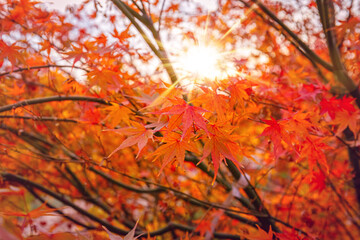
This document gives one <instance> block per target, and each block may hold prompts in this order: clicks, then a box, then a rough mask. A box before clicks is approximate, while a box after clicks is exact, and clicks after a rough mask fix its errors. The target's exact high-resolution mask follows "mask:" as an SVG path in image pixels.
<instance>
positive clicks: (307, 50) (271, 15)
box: [251, 0, 333, 71]
mask: <svg viewBox="0 0 360 240" xmlns="http://www.w3.org/2000/svg"><path fill="white" fill-rule="evenodd" d="M251 1H252V2H253V3H255V4H256V5H258V6H259V8H260V9H261V10H262V11H263V12H264V13H265V14H266V15H267V16H268V17H269V18H271V19H272V20H273V21H274V22H276V23H277V24H279V25H280V27H281V28H282V29H284V30H285V32H287V33H288V34H289V35H290V36H291V37H292V38H293V40H294V41H295V42H296V43H297V44H299V46H300V47H301V48H302V49H303V50H304V52H305V53H307V55H308V56H309V57H311V58H312V59H313V60H314V61H315V62H317V63H319V64H320V65H321V66H323V67H324V68H326V69H327V70H329V71H333V66H331V65H330V64H329V63H327V62H326V61H325V60H323V59H322V58H320V57H319V56H318V55H317V54H316V53H315V52H313V51H312V50H311V49H310V48H309V47H308V45H307V44H306V43H304V42H303V41H302V40H301V39H300V38H299V37H298V36H297V35H296V34H295V33H294V32H293V31H291V30H290V28H289V27H288V26H287V25H286V24H285V23H284V22H283V21H281V20H280V19H279V18H278V17H277V16H276V15H275V14H274V13H273V12H272V11H270V9H268V8H267V7H266V6H265V5H264V4H262V3H261V2H260V1H259V0H251Z"/></svg>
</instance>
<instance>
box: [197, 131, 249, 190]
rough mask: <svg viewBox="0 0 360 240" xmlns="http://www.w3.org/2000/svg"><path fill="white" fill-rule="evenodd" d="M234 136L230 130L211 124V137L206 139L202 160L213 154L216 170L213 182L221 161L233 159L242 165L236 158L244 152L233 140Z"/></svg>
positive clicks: (238, 165) (237, 164)
mask: <svg viewBox="0 0 360 240" xmlns="http://www.w3.org/2000/svg"><path fill="white" fill-rule="evenodd" d="M234 137H235V136H231V135H230V133H229V132H226V130H224V129H220V128H219V126H217V125H215V124H214V125H211V131H210V137H209V138H206V139H205V140H204V142H205V145H204V150H203V156H202V157H201V159H200V162H202V161H203V160H204V159H205V158H207V157H208V156H209V155H211V159H212V162H213V164H214V172H215V175H214V179H213V183H214V181H215V179H216V176H217V173H218V170H219V167H220V163H221V162H222V161H224V160H225V159H229V160H231V161H232V162H233V163H234V164H235V165H236V166H237V167H238V168H239V169H240V167H241V166H240V164H239V163H238V160H237V159H236V158H237V156H240V155H243V154H242V153H241V149H240V146H239V145H238V144H237V143H236V142H234V141H233V139H234ZM200 162H199V163H200Z"/></svg>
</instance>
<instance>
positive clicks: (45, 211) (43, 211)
mask: <svg viewBox="0 0 360 240" xmlns="http://www.w3.org/2000/svg"><path fill="white" fill-rule="evenodd" d="M57 210H59V209H58V208H48V207H47V206H46V202H45V203H43V204H41V205H40V206H39V207H37V208H35V209H34V210H31V211H30V212H28V213H26V212H14V211H4V212H0V215H3V216H17V217H29V218H37V217H40V216H51V215H54V214H55V213H54V212H56V211H57Z"/></svg>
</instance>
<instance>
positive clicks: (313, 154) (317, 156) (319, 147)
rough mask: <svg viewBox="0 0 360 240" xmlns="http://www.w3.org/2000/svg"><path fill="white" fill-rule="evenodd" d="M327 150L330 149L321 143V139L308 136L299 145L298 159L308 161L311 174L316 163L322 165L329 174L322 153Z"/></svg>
mask: <svg viewBox="0 0 360 240" xmlns="http://www.w3.org/2000/svg"><path fill="white" fill-rule="evenodd" d="M327 149H331V148H330V147H329V146H328V145H326V144H325V143H324V142H323V139H321V138H315V137H310V136H308V137H306V139H305V140H304V141H303V142H302V143H301V149H300V156H299V159H303V158H307V159H308V162H309V170H310V172H311V173H312V171H313V169H314V166H315V165H316V163H320V164H322V165H323V166H324V167H325V168H326V171H327V172H329V166H328V164H327V161H326V156H325V154H324V151H325V150H327Z"/></svg>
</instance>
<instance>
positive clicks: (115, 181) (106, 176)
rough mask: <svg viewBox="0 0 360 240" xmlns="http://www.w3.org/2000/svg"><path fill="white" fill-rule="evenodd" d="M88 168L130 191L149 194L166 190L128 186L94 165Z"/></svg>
mask: <svg viewBox="0 0 360 240" xmlns="http://www.w3.org/2000/svg"><path fill="white" fill-rule="evenodd" d="M89 170H90V171H92V172H94V173H96V174H98V175H100V176H101V177H103V178H105V179H106V180H107V181H109V182H111V183H112V184H115V185H117V186H119V187H122V188H124V189H127V190H129V191H132V192H136V193H150V194H158V193H160V192H166V190H165V189H163V188H154V189H142V188H136V187H132V186H129V185H127V184H124V183H122V182H120V181H117V180H115V179H113V178H112V177H110V176H109V175H107V174H106V173H103V172H102V171H99V170H97V169H95V168H94V167H90V168H89Z"/></svg>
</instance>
